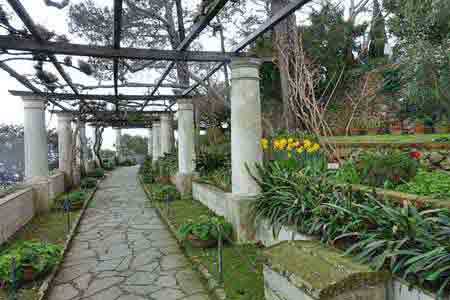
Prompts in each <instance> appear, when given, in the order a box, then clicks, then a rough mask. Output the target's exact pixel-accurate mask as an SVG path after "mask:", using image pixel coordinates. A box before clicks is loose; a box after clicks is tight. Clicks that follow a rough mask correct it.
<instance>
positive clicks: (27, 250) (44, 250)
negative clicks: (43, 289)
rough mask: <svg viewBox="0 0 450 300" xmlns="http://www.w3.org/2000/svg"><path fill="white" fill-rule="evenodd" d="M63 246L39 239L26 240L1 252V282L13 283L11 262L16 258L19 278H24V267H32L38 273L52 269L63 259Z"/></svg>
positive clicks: (19, 279) (21, 279) (20, 279)
mask: <svg viewBox="0 0 450 300" xmlns="http://www.w3.org/2000/svg"><path fill="white" fill-rule="evenodd" d="M61 253H62V247H61V246H58V245H54V244H49V243H43V242H39V241H24V242H21V243H19V244H17V245H16V246H15V247H13V248H10V249H8V250H5V251H3V252H2V253H0V282H1V283H3V284H4V285H9V284H11V264H12V260H13V258H15V260H16V266H17V269H16V271H17V273H16V276H17V280H18V281H19V282H21V281H23V279H24V268H25V267H31V268H32V269H33V270H34V271H35V272H36V273H37V274H43V273H46V272H48V271H50V270H51V268H52V267H53V266H55V265H56V264H57V263H58V261H59V260H60V259H61Z"/></svg>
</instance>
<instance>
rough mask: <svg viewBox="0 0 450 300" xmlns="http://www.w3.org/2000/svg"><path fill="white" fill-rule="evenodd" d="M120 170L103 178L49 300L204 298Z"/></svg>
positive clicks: (132, 176)
mask: <svg viewBox="0 0 450 300" xmlns="http://www.w3.org/2000/svg"><path fill="white" fill-rule="evenodd" d="M136 176H137V168H136V167H129V168H120V169H118V170H116V171H114V173H113V175H112V176H110V177H108V178H107V179H106V180H105V181H103V182H102V184H101V186H100V188H99V190H98V191H97V193H96V195H95V198H94V199H93V201H92V202H91V206H90V208H89V209H88V210H87V211H86V214H85V216H84V218H83V220H82V222H81V226H80V228H79V232H78V234H77V235H76V236H75V238H74V241H73V243H72V247H71V249H70V251H69V253H68V254H67V256H66V259H65V260H64V263H63V265H62V268H61V270H60V272H59V274H58V276H57V277H56V278H55V281H54V282H53V286H52V290H51V292H50V296H49V297H48V299H49V300H81V299H83V300H143V299H152V300H178V299H181V300H209V299H210V298H209V296H208V295H207V292H206V290H205V288H204V286H203V285H202V283H201V281H200V278H199V275H198V274H197V273H196V272H194V271H193V270H192V266H191V265H190V264H189V261H188V260H187V259H186V258H185V257H184V255H183V253H182V252H181V250H180V249H179V247H178V245H177V243H176V241H175V239H174V238H173V237H172V236H171V235H170V232H169V231H168V230H167V228H166V227H165V225H164V224H163V222H162V221H161V220H160V219H159V217H158V215H157V213H156V211H155V209H153V208H151V207H150V203H149V201H148V200H147V197H146V195H145V193H144V191H143V190H142V188H141V186H140V185H139V183H138V182H137V177H136Z"/></svg>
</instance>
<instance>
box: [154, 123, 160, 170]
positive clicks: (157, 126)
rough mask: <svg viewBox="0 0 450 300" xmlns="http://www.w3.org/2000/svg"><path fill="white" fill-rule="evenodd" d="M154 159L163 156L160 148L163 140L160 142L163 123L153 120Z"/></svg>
mask: <svg viewBox="0 0 450 300" xmlns="http://www.w3.org/2000/svg"><path fill="white" fill-rule="evenodd" d="M152 131H153V147H152V148H153V155H152V157H153V161H154V162H155V161H157V160H158V158H159V157H160V156H161V152H160V148H161V142H160V131H161V123H160V122H153V130H152Z"/></svg>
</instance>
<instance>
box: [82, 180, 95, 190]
mask: <svg viewBox="0 0 450 300" xmlns="http://www.w3.org/2000/svg"><path fill="white" fill-rule="evenodd" d="M96 186H97V179H95V178H93V177H86V178H84V179H83V180H81V188H82V189H93V188H95V187H96Z"/></svg>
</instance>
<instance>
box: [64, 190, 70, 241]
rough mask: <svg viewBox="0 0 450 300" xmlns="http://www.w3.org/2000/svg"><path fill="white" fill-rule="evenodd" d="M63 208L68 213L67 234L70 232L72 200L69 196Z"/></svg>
mask: <svg viewBox="0 0 450 300" xmlns="http://www.w3.org/2000/svg"><path fill="white" fill-rule="evenodd" d="M63 209H64V211H65V212H66V214H67V234H69V232H70V200H69V198H68V197H66V198H64V202H63Z"/></svg>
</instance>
